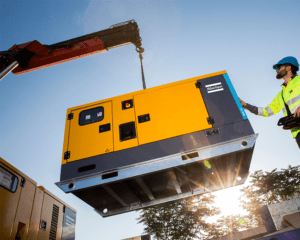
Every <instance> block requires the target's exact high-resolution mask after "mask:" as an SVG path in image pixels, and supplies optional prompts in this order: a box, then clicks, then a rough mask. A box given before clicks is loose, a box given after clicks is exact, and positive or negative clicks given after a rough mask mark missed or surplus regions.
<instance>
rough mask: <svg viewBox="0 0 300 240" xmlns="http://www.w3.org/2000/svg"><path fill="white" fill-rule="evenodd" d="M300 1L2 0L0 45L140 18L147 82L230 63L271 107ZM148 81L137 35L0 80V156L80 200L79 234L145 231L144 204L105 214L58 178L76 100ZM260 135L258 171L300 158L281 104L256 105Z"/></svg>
mask: <svg viewBox="0 0 300 240" xmlns="http://www.w3.org/2000/svg"><path fill="white" fill-rule="evenodd" d="M299 10H300V1H297V0H285V1H282V0H280V1H277V0H272V1H271V0H264V1H261V0H252V1H245V0H239V1H232V0H227V1H221V0H205V1H204V0H198V1H187V0H185V1H183V0H181V1H180V0H178V1H173V0H165V1H164V0H161V1H158V0H155V1H154V0H149V1H148V0H144V1H126V0H122V1H120V0H111V1H102V0H92V1H90V0H89V1H74V0H73V1H67V0H64V1H63V0H62V1H54V0H50V1H49V0H48V1H46V0H39V1H32V0H26V1H16V0H9V1H7V0H1V1H0V51H6V50H8V49H9V48H11V47H12V46H13V45H14V44H22V43H26V42H30V41H33V40H38V41H39V42H40V43H42V44H49V45H51V44H54V43H57V42H61V41H64V40H68V39H71V38H75V37H79V36H82V35H85V34H89V33H93V32H97V31H100V30H103V29H106V28H109V27H110V26H111V25H113V24H117V23H120V22H124V21H127V20H131V19H135V21H136V22H137V23H138V25H139V28H140V35H141V37H142V46H143V47H144V48H145V53H144V61H143V63H144V71H145V79H146V85H147V88H151V87H154V86H159V85H163V84H167V83H171V82H175V81H179V80H183V79H188V78H192V77H196V76H201V75H204V74H209V73H214V72H218V71H222V70H226V71H227V73H228V75H229V77H230V79H231V82H232V83H233V86H234V88H235V90H236V92H237V94H238V96H239V97H240V98H241V99H243V100H244V101H245V102H247V103H250V104H252V105H255V106H258V107H265V106H266V105H267V104H269V103H271V101H272V99H273V98H274V97H275V96H276V94H277V93H278V92H279V91H280V90H281V87H280V85H281V83H282V80H277V79H276V78H275V76H276V73H275V71H274V70H273V68H272V66H273V64H275V63H277V62H278V61H279V60H280V59H282V58H284V57H286V56H294V57H296V58H298V59H299V60H300V55H299V50H298V46H299V39H300V33H299V31H297V26H298V25H299V20H297V19H298V15H299ZM141 89H142V79H141V70H140V63H139V58H138V53H137V52H136V51H135V47H134V46H133V45H127V46H123V47H120V48H116V49H112V50H109V51H108V52H105V53H100V54H97V55H93V56H90V57H86V58H81V59H78V60H75V61H71V62H67V63H63V64H60V65H56V66H52V67H49V68H45V69H42V70H38V71H34V72H30V73H26V74H22V75H18V76H15V75H14V74H12V73H10V74H8V75H7V76H6V77H5V78H4V79H2V80H1V81H0V157H2V158H3V159H5V160H6V161H8V162H9V163H11V164H12V165H13V166H15V167H16V168H18V169H20V170H21V171H22V172H24V173H25V174H27V175H28V176H29V177H31V178H32V179H34V180H35V181H36V182H38V184H39V185H42V186H44V187H45V188H46V189H48V190H49V191H50V192H52V193H53V194H55V195H56V196H58V197H59V198H60V199H62V200H63V201H65V202H66V203H68V204H69V205H71V206H72V207H74V208H75V209H76V210H77V223H76V239H79V240H81V239H84V240H94V239H105V240H120V239H125V238H129V237H133V236H138V235H141V234H142V233H143V228H144V226H143V225H142V224H138V223H137V222H138V221H137V220H136V218H138V217H139V213H137V212H130V213H126V214H121V215H118V216H112V217H108V218H102V217H101V216H99V215H98V214H97V213H96V212H94V210H93V208H92V207H90V206H88V205H87V204H86V203H84V202H83V201H81V200H80V199H77V198H76V197H75V196H74V195H72V194H65V193H64V192H63V191H61V190H60V189H59V188H58V187H57V186H56V185H55V184H54V183H55V182H59V178H60V167H61V156H62V147H63V139H64V128H65V118H66V111H67V109H68V108H71V107H74V106H78V105H82V104H86V103H90V102H94V101H98V100H101V99H106V98H110V97H114V96H118V95H122V94H125V93H130V92H134V91H138V90H141ZM247 116H248V118H249V120H250V123H251V125H252V127H253V129H254V131H255V133H258V134H259V136H258V139H257V142H256V145H255V149H254V154H253V158H252V162H251V167H250V172H254V171H256V170H261V169H262V170H264V171H271V170H272V169H274V168H277V169H281V168H287V167H288V165H291V166H296V165H299V159H300V157H299V156H300V155H299V148H298V146H297V144H296V142H295V140H294V139H293V138H292V135H291V133H290V132H289V131H284V130H282V129H281V128H280V127H278V126H277V121H278V119H279V118H281V117H282V113H281V112H280V113H278V114H277V115H275V116H272V117H270V118H263V117H260V116H256V115H253V114H251V113H250V112H247ZM215 195H216V196H217V202H218V204H219V205H218V206H220V207H221V209H222V210H223V214H230V213H239V212H241V211H242V210H241V209H240V208H238V207H237V206H238V201H237V198H238V195H239V191H238V188H237V187H235V188H232V189H228V190H223V191H219V192H217V193H216V194H215Z"/></svg>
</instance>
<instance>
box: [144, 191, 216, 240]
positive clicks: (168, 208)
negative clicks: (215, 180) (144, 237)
mask: <svg viewBox="0 0 300 240" xmlns="http://www.w3.org/2000/svg"><path fill="white" fill-rule="evenodd" d="M214 198H215V196H213V195H211V194H204V195H200V196H195V197H192V198H187V199H182V200H178V201H174V202H168V203H164V204H161V205H158V206H154V207H149V208H146V209H142V210H141V212H140V213H141V214H140V217H139V218H138V220H139V223H143V224H144V225H145V226H146V227H145V229H144V230H145V232H146V233H147V234H151V235H154V237H155V239H164V240H167V239H176V240H187V239H206V238H208V237H209V236H211V234H209V232H211V231H210V230H211V228H212V226H211V225H210V224H208V223H207V222H206V219H207V218H208V217H210V216H214V215H217V214H219V213H220V211H219V209H217V208H216V207H213V206H211V204H213V203H214Z"/></svg>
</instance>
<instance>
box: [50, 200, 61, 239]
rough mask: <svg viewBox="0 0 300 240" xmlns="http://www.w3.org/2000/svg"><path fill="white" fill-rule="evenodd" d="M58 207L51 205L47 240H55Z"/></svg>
mask: <svg viewBox="0 0 300 240" xmlns="http://www.w3.org/2000/svg"><path fill="white" fill-rule="evenodd" d="M58 214H59V207H58V206H56V205H55V204H53V210H52V219H51V227H50V237H49V240H56V232H57V224H58Z"/></svg>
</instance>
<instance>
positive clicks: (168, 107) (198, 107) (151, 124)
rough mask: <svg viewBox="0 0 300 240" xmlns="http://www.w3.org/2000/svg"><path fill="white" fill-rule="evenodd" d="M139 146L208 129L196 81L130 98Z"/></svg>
mask: <svg viewBox="0 0 300 240" xmlns="http://www.w3.org/2000/svg"><path fill="white" fill-rule="evenodd" d="M134 101H135V111H136V123H137V133H138V142H139V145H141V144H147V143H151V142H154V141H159V140H164V139H168V138H172V137H176V136H180V135H184V134H188V133H191V132H196V131H201V130H204V129H208V128H212V125H210V124H208V121H207V118H208V117H209V116H208V112H207V109H206V107H205V103H204V101H203V98H202V95H201V92H200V90H199V88H197V87H196V81H191V82H187V83H181V84H180V83H179V84H178V85H172V86H169V87H168V86H166V87H164V88H161V89H157V90H154V91H149V92H146V91H145V92H144V93H141V94H139V95H136V96H134Z"/></svg>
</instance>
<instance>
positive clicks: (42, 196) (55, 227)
mask: <svg viewBox="0 0 300 240" xmlns="http://www.w3.org/2000/svg"><path fill="white" fill-rule="evenodd" d="M0 196H1V197H0V219H1V221H0V238H1V239H7V240H9V239H11V240H25V239H30V240H43V239H44V240H49V239H50V240H75V225H76V210H75V209H73V208H72V207H70V206H69V205H67V204H66V203H64V202H63V201H62V200H60V199H59V198H57V197H56V196H55V195H53V194H52V193H50V192H49V191H48V190H46V189H45V188H44V187H42V186H37V183H36V182H35V181H34V180H32V179H31V178H29V177H28V176H26V175H25V174H24V173H22V172H21V171H19V170H18V169H16V168H15V167H13V166H12V165H11V164H9V163H8V162H6V161H5V160H4V159H2V158H0Z"/></svg>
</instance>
